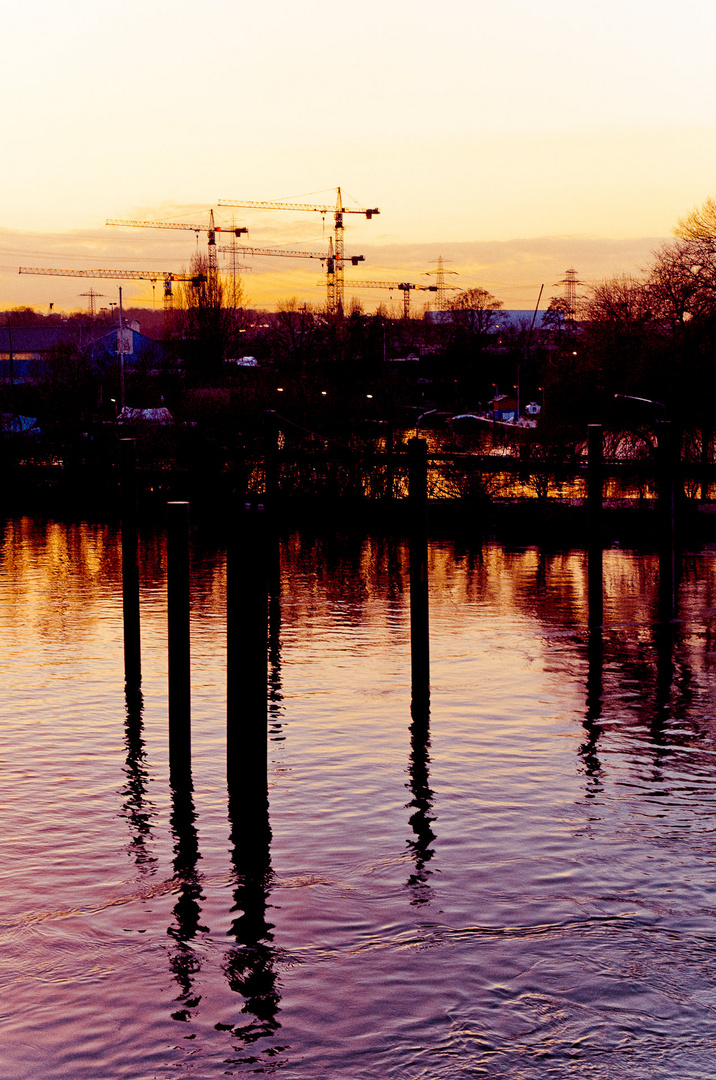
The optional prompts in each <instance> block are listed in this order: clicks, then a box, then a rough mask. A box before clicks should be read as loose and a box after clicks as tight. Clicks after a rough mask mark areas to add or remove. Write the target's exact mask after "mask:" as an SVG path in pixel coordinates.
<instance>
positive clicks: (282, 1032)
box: [0, 520, 716, 1080]
mask: <svg viewBox="0 0 716 1080" xmlns="http://www.w3.org/2000/svg"><path fill="white" fill-rule="evenodd" d="M0 550H1V558H2V561H1V564H0V644H1V646H2V647H1V648H0V667H1V668H2V681H3V697H2V724H1V725H0V760H1V762H2V781H3V784H2V787H3V800H2V804H3V818H4V822H3V830H2V835H1V838H0V845H1V847H2V860H1V861H0V884H1V886H2V888H1V892H0V895H1V896H2V899H1V900H0V933H1V935H2V949H1V950H0V985H1V986H2V989H3V1007H2V1014H3V1053H2V1060H1V1061H0V1076H2V1077H3V1078H5V1077H6V1078H8V1080H10V1078H12V1080H18V1078H25V1077H28V1078H29V1077H32V1078H66V1077H70V1076H71V1077H72V1078H73V1080H74V1078H87V1080H96V1078H97V1077H102V1078H103V1080H114V1078H115V1077H117V1078H118V1077H131V1078H136V1080H143V1078H155V1077H165V1076H171V1075H181V1076H187V1077H190V1076H194V1077H201V1078H205V1077H213V1076H216V1077H219V1076H225V1075H236V1076H240V1075H250V1074H254V1073H256V1072H264V1073H266V1072H271V1071H273V1070H276V1069H279V1068H282V1069H283V1071H284V1074H285V1075H287V1076H291V1077H297V1078H304V1077H305V1078H313V1077H316V1076H323V1075H325V1076H330V1077H331V1078H335V1077H345V1078H346V1080H348V1078H350V1080H354V1078H363V1077H365V1078H373V1077H384V1076H385V1077H390V1078H393V1077H395V1078H401V1080H402V1078H411V1080H412V1078H423V1077H424V1078H426V1080H427V1078H430V1080H433V1078H437V1080H443V1078H450V1080H453V1078H458V1077H463V1076H472V1075H474V1076H481V1075H484V1076H494V1077H510V1078H516V1080H523V1078H524V1080H532V1078H538V1077H539V1078H542V1077H547V1076H550V1077H567V1076H570V1077H571V1076H573V1075H578V1076H580V1077H582V1076H584V1077H597V1078H600V1080H601V1078H605V1080H606V1078H613V1077H622V1076H624V1077H626V1076H629V1077H637V1078H640V1077H644V1078H646V1077H649V1078H652V1077H663V1078H666V1077H669V1078H673V1077H676V1076H684V1077H686V1076H688V1077H689V1078H699V1077H707V1076H711V1075H712V1066H711V1060H712V1055H713V1046H714V1041H715V1039H716V1012H715V1010H716V989H715V988H714V976H715V975H716V934H715V931H714V920H715V919H716V902H715V901H714V872H713V867H712V862H713V859H714V848H715V847H716V830H715V829H714V825H713V820H714V810H716V783H715V781H714V776H715V775H716V745H715V740H714V732H715V730H716V709H715V708H714V697H713V691H714V679H715V677H716V667H715V661H716V651H715V649H714V645H715V638H714V631H715V628H716V621H715V618H714V614H715V612H716V603H715V602H714V601H715V599H716V558H715V556H714V552H712V551H704V552H700V553H694V554H690V555H688V556H687V557H686V559H685V560H684V573H683V577H682V580H681V583H680V590H679V605H678V609H677V611H676V618H675V619H674V620H673V621H671V622H667V623H663V622H662V623H660V622H659V621H658V611H659V598H658V561H657V559H656V557H655V556H653V555H651V554H648V553H647V554H640V553H636V552H631V551H620V550H610V551H607V552H605V556H604V575H605V625H604V628H603V629H600V628H598V629H593V630H591V631H588V630H587V618H586V603H587V581H586V559H585V557H584V555H583V553H582V552H578V551H568V552H561V551H553V552H548V551H545V550H539V549H536V548H529V549H524V550H523V549H507V548H505V547H502V546H500V545H497V544H491V545H487V546H485V547H484V548H480V547H475V548H473V549H471V548H469V547H467V546H461V545H460V544H457V543H453V542H447V541H443V542H434V543H432V544H431V548H430V580H431V608H430V614H431V650H432V686H431V709H430V715H429V717H425V716H421V715H419V714H417V713H416V715H415V716H414V717H411V712H410V685H409V657H410V648H409V619H408V607H407V604H408V592H407V550H406V548H405V546H404V545H403V544H402V543H400V542H394V541H391V540H388V539H381V538H377V539H350V538H346V537H340V538H336V537H333V538H330V539H323V540H319V539H316V538H312V537H308V536H305V535H304V536H301V535H298V534H295V535H291V536H290V537H288V538H285V539H284V540H283V541H282V561H283V573H282V583H281V591H280V595H279V594H275V595H274V596H273V597H272V598H271V602H270V619H269V635H268V637H269V730H270V751H269V757H270V774H269V802H270V806H269V823H270V834H271V838H270V842H269V841H268V839H267V837H266V836H265V835H264V834H263V833H262V834H261V836H259V838H258V840H256V839H255V838H253V837H252V835H250V834H249V833H248V832H247V830H246V828H245V827H244V825H245V814H244V812H243V810H242V808H241V807H240V806H235V805H234V806H232V807H231V808H230V807H229V806H228V804H227V797H226V788H225V780H224V777H225V761H224V746H225V743H224V716H225V697H224V685H225V680H224V675H223V664H224V657H225V646H224V641H223V631H224V612H223V597H224V585H225V559H224V555H223V552H222V551H221V550H216V549H214V548H213V547H212V546H211V544H210V543H209V542H204V543H202V542H201V537H199V536H197V537H196V542H195V545H194V550H193V584H192V605H193V616H192V619H193V622H192V635H193V638H192V643H193V658H192V667H193V673H192V676H193V677H192V681H193V688H194V695H193V728H194V735H193V749H194V761H193V788H192V790H185V791H178V792H172V791H171V790H170V788H169V784H168V767H167V764H168V763H167V736H166V707H167V705H166V657H165V622H166V609H165V580H164V573H165V559H164V546H163V540H162V537H161V535H155V534H147V535H145V536H143V537H142V542H141V555H142V586H141V587H142V618H143V624H142V635H143V642H142V644H143V683H142V692H141V694H139V695H137V694H135V695H133V696H130V697H129V698H128V699H126V698H125V695H124V689H123V672H122V631H121V581H120V559H119V550H118V537H117V535H116V533H115V532H114V531H113V530H112V529H110V528H107V527H104V526H97V525H92V526H90V525H74V526H66V525H60V524H56V523H45V522H32V521H28V520H17V521H10V522H8V523H6V526H5V528H4V531H3V533H2V544H1V549H0ZM261 837H263V839H262V838H261Z"/></svg>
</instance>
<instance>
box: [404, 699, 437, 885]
mask: <svg viewBox="0 0 716 1080" xmlns="http://www.w3.org/2000/svg"><path fill="white" fill-rule="evenodd" d="M410 712H411V717H412V723H411V725H410V769H409V772H410V783H409V784H408V785H406V786H407V787H409V789H410V792H411V794H412V799H411V800H410V802H409V803H408V805H407V809H409V810H412V813H411V815H410V818H409V822H410V827H411V828H412V830H413V833H414V834H415V837H414V839H410V840H408V847H409V849H410V851H411V853H412V856H413V859H414V862H415V870H414V872H413V873H412V874H411V875H410V877H409V878H408V888H409V890H410V893H411V901H410V902H411V904H415V905H418V904H427V903H429V902H430V900H431V899H432V887H431V886H430V884H429V881H428V879H429V877H430V873H431V871H430V868H429V866H428V863H429V862H430V860H431V859H432V857H433V855H434V854H435V852H434V849H433V847H432V846H431V845H432V843H433V841H434V840H435V833H434V832H433V829H432V823H433V822H434V820H435V818H434V817H433V816H432V809H433V791H432V790H431V787H430V755H429V750H430V705H429V701H428V700H426V699H425V697H424V696H423V695H418V696H417V697H413V701H412V703H411V709H410Z"/></svg>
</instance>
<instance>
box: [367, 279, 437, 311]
mask: <svg viewBox="0 0 716 1080" xmlns="http://www.w3.org/2000/svg"><path fill="white" fill-rule="evenodd" d="M348 286H349V288H351V289H390V291H391V292H392V290H393V289H400V291H401V292H402V294H403V318H404V319H407V318H409V317H410V294H411V292H413V291H414V290H415V289H419V290H421V291H425V292H437V291H438V287H437V285H413V284H412V282H410V281H349V282H348Z"/></svg>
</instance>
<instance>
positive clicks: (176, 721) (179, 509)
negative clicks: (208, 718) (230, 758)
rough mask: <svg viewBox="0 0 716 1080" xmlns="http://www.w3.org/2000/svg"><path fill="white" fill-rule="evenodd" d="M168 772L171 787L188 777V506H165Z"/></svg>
mask: <svg viewBox="0 0 716 1080" xmlns="http://www.w3.org/2000/svg"><path fill="white" fill-rule="evenodd" d="M167 616H168V647H169V772H170V777H171V782H172V786H173V787H175V788H176V787H177V786H179V785H183V784H185V783H187V782H188V781H190V778H191V675H190V659H191V650H190V636H189V503H188V502H169V503H167Z"/></svg>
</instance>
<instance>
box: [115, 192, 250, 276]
mask: <svg viewBox="0 0 716 1080" xmlns="http://www.w3.org/2000/svg"><path fill="white" fill-rule="evenodd" d="M106 224H107V225H129V226H130V227H131V228H134V229H184V230H185V231H186V232H193V233H196V234H197V236H198V234H199V233H200V232H205V233H206V234H207V236H208V238H209V257H208V269H209V281H210V282H212V281H213V283H215V282H216V275H217V272H218V265H217V261H216V234H217V233H218V232H224V233H227V235H230V236H236V237H238V236H241V234H242V233H246V235H247V236H248V233H249V230H248V229H247V228H245V227H244V226H241V227H239V226H237V225H232V226H222V225H216V224H215V223H214V211H213V210H210V211H209V224H208V225H190V224H188V223H187V222H184V221H124V220H120V219H119V218H107V221H106Z"/></svg>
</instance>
